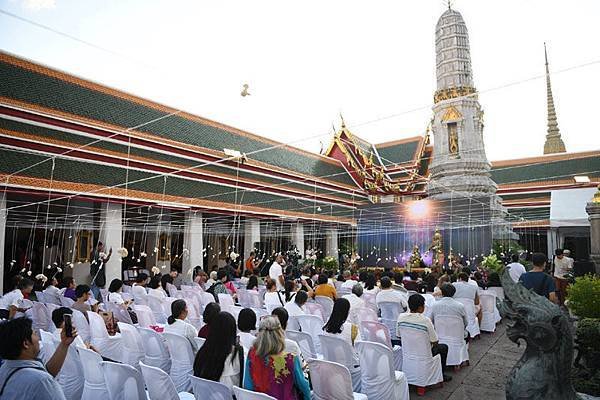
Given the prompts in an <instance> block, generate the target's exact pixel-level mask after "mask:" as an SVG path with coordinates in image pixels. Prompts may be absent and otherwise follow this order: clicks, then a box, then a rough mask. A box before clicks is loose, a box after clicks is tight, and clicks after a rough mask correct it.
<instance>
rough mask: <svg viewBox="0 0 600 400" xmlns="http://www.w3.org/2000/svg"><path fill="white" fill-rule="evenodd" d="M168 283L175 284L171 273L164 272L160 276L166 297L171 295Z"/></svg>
mask: <svg viewBox="0 0 600 400" xmlns="http://www.w3.org/2000/svg"><path fill="white" fill-rule="evenodd" d="M167 283H170V284H173V277H172V276H171V274H164V275H163V276H161V278H160V287H161V288H162V290H163V292H165V297H166V296H168V295H169V291H168V290H167Z"/></svg>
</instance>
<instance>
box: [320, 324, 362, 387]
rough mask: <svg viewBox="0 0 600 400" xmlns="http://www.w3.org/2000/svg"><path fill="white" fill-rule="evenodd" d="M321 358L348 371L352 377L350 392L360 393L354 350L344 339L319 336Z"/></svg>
mask: <svg viewBox="0 0 600 400" xmlns="http://www.w3.org/2000/svg"><path fill="white" fill-rule="evenodd" d="M319 340H320V341H321V351H322V353H323V358H324V359H325V360H327V361H333V362H337V363H339V364H342V365H343V366H345V367H346V368H348V370H349V371H350V375H351V377H352V390H353V391H355V392H360V385H361V382H360V380H361V372H360V366H359V365H356V364H357V361H355V355H354V349H353V348H352V346H351V345H350V343H348V342H346V341H345V340H344V339H342V338H340V337H337V336H333V335H330V334H321V335H319Z"/></svg>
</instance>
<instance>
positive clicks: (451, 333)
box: [434, 315, 469, 365]
mask: <svg viewBox="0 0 600 400" xmlns="http://www.w3.org/2000/svg"><path fill="white" fill-rule="evenodd" d="M434 325H435V331H436V333H437V335H438V338H439V341H440V343H443V344H445V345H447V346H448V357H447V358H446V365H460V364H462V362H463V361H468V360H469V347H468V344H467V343H466V342H465V325H464V323H463V319H462V318H461V317H459V316H458V315H436V317H435V321H434Z"/></svg>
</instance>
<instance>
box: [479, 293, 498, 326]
mask: <svg viewBox="0 0 600 400" xmlns="http://www.w3.org/2000/svg"><path fill="white" fill-rule="evenodd" d="M479 304H481V325H480V329H481V330H482V331H484V332H495V331H496V313H495V311H496V295H495V294H493V293H485V292H483V293H479Z"/></svg>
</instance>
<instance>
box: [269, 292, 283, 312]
mask: <svg viewBox="0 0 600 400" xmlns="http://www.w3.org/2000/svg"><path fill="white" fill-rule="evenodd" d="M280 299H281V300H280ZM282 301H283V302H284V303H283V304H281V302H282ZM267 305H270V306H272V307H273V308H277V307H283V306H284V305H285V296H284V295H282V294H281V293H279V292H266V293H265V307H266V308H267V309H269V307H267Z"/></svg>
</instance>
